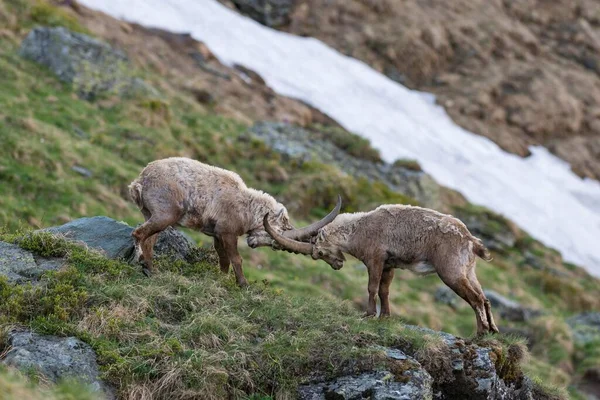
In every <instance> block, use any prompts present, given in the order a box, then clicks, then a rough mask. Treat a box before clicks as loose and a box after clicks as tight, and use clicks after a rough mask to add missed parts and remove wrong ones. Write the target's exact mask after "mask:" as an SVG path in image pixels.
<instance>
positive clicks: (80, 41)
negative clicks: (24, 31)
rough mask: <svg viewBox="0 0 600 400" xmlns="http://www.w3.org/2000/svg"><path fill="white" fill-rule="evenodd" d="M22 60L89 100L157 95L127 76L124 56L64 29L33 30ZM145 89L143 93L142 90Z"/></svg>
mask: <svg viewBox="0 0 600 400" xmlns="http://www.w3.org/2000/svg"><path fill="white" fill-rule="evenodd" d="M20 54H21V56H22V57H24V58H27V59H30V60H32V61H35V62H37V63H38V64H41V65H44V66H46V67H48V68H50V70H51V71H52V72H54V73H55V74H56V75H57V76H58V78H59V79H60V80H62V81H63V82H66V83H69V84H73V86H74V88H75V90H77V92H78V94H79V95H80V96H81V97H83V98H85V99H88V100H91V99H94V98H95V97H97V96H98V95H99V94H101V93H104V92H118V93H120V94H122V95H128V94H137V93H140V92H143V93H145V94H149V93H156V90H155V89H153V88H152V89H150V87H149V86H148V85H147V84H145V83H144V82H143V81H141V80H140V79H137V78H133V77H132V76H130V72H129V67H128V59H127V56H126V55H125V53H123V52H122V51H120V50H117V49H114V48H112V47H111V46H109V45H108V44H107V43H104V42H101V41H99V40H97V39H94V38H92V37H90V36H87V35H84V34H81V33H75V32H71V31H69V30H68V29H65V28H63V27H57V28H50V27H38V28H35V29H33V30H32V31H31V32H29V34H28V35H27V37H26V38H25V39H24V40H23V43H22V44H21V49H20ZM142 87H143V88H144V89H143V90H142V89H141V88H142Z"/></svg>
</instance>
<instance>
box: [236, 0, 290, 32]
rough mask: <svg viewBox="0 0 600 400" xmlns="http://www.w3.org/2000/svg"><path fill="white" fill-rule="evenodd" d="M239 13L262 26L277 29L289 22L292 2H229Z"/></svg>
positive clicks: (265, 0) (282, 0)
mask: <svg viewBox="0 0 600 400" xmlns="http://www.w3.org/2000/svg"><path fill="white" fill-rule="evenodd" d="M231 2H232V3H233V4H234V5H235V7H236V8H237V9H238V10H240V12H241V13H243V14H245V15H248V16H249V17H250V18H252V19H254V20H256V21H258V22H260V23H261V24H263V25H266V26H270V27H277V26H281V25H285V24H287V23H288V22H289V19H290V13H291V11H292V6H293V5H294V0H231Z"/></svg>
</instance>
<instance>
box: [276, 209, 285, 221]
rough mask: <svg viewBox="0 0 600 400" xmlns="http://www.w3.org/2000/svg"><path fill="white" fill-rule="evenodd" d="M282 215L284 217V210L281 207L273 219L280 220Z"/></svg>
mask: <svg viewBox="0 0 600 400" xmlns="http://www.w3.org/2000/svg"><path fill="white" fill-rule="evenodd" d="M284 215H285V208H283V207H281V208H280V209H279V211H277V214H275V218H277V219H280V218H281V217H283V216H284Z"/></svg>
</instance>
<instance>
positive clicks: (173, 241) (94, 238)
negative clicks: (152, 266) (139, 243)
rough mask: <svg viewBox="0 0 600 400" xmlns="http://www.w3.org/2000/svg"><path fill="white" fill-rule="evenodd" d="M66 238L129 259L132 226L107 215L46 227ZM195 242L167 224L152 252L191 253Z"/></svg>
mask: <svg viewBox="0 0 600 400" xmlns="http://www.w3.org/2000/svg"><path fill="white" fill-rule="evenodd" d="M46 231H48V232H51V233H59V234H62V235H64V236H65V237H66V238H67V239H69V240H73V241H78V242H83V243H85V244H86V245H88V246H90V247H93V248H95V249H98V250H101V251H102V252H104V253H105V254H106V256H107V257H108V258H113V259H125V260H131V259H132V257H133V250H134V249H133V238H132V237H131V233H132V232H133V228H132V227H131V226H129V225H127V224H126V223H124V222H119V221H115V220H114V219H112V218H108V217H90V218H79V219H76V220H74V221H71V222H69V223H67V224H65V225H61V226H55V227H52V228H47V229H46ZM194 249H195V245H194V243H193V242H192V241H191V240H190V239H189V238H188V237H187V236H185V235H184V234H183V233H181V232H179V231H177V230H176V229H173V228H168V229H166V230H165V231H163V232H161V233H160V234H159V237H158V240H157V242H156V245H155V247H154V250H155V251H154V254H155V255H168V256H170V257H172V258H175V259H185V260H189V259H190V258H191V257H193V250H194Z"/></svg>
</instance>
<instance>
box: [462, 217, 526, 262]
mask: <svg viewBox="0 0 600 400" xmlns="http://www.w3.org/2000/svg"><path fill="white" fill-rule="evenodd" d="M454 215H455V216H456V217H457V218H459V219H460V220H461V221H463V222H464V223H465V225H466V226H467V228H469V230H470V231H471V233H472V234H473V235H475V236H477V237H479V238H481V240H482V241H483V244H484V245H485V246H486V247H487V248H489V249H491V250H496V251H500V252H503V251H506V250H508V249H510V248H512V247H514V246H515V244H516V242H517V236H516V234H515V232H514V231H513V229H512V228H511V226H510V222H509V221H508V220H507V219H506V218H504V217H503V216H501V215H499V214H496V213H494V212H493V211H490V210H485V211H484V210H483V209H482V210H480V211H478V212H475V213H474V212H472V210H470V209H469V208H460V207H459V208H457V209H456V210H455V211H454Z"/></svg>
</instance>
